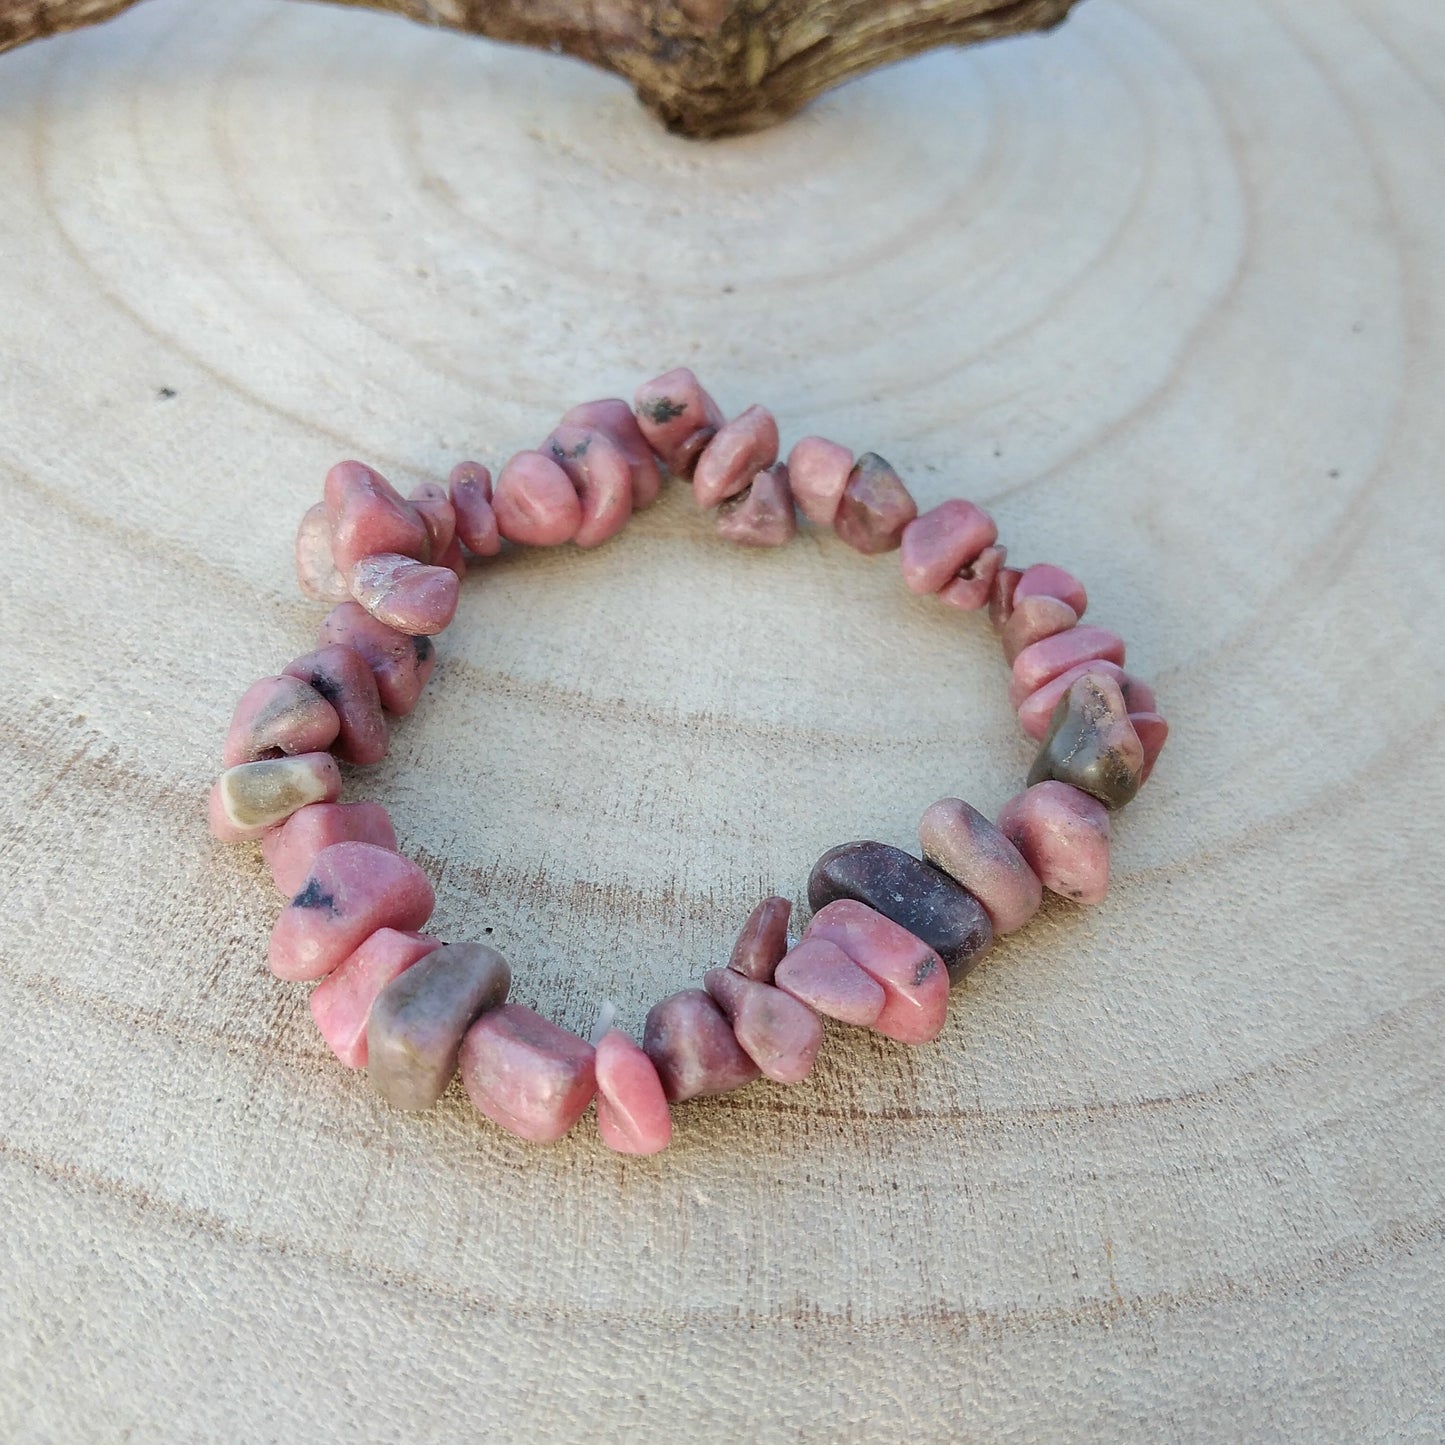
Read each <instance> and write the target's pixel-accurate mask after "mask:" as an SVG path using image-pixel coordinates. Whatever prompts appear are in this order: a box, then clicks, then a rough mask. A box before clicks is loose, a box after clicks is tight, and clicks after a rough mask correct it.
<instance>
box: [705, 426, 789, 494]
mask: <svg viewBox="0 0 1445 1445" xmlns="http://www.w3.org/2000/svg"><path fill="white" fill-rule="evenodd" d="M777 459H778V424H777V422H776V421H775V420H774V419H773V414H772V412H770V411H769V410H768V409H767V407H765V406H750V407H749V408H748V409H747V410H746V411H745V412H743V413H742V414H741V415H740V416H735V417H734V418H733V419H732V420H731V421H730V422H728V423H727V425H726V426H723V427H720V428H719V429H718V433H717V435H716V436H715V437H713V439H712V440H711V441H710V442H709V443H708V444H707V446H706V447H705V448H704V449H703V453H702V455H701V456H700V457H699V458H698V459H697V466H696V468H695V469H694V471H693V474H692V495H693V499H694V500H695V501H696V502H697V504H698V506H699V507H715V506H717V505H718V503H719V502H725V501H727V499H728V498H729V497H735V496H737V494H738V493H739V492H740V491H742V490H743V488H744V487H746V486H747V485H748V484H749V483H750V482H751V481H752V479H753V478H754V477H755V476H757V474H758V473H759V472H760V471H762V470H763V469H764V468H765V467H770V466H772V464H773V463H774V462H775V461H777Z"/></svg>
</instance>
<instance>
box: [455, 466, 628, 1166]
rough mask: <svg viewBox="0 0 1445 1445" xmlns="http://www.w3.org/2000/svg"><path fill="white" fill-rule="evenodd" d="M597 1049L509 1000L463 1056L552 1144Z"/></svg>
mask: <svg viewBox="0 0 1445 1445" xmlns="http://www.w3.org/2000/svg"><path fill="white" fill-rule="evenodd" d="M629 486H630V483H629ZM596 1057H597V1056H596V1051H595V1050H594V1049H593V1047H592V1045H591V1044H589V1043H587V1042H586V1041H585V1040H583V1039H579V1038H578V1037H577V1035H576V1034H570V1033H568V1032H567V1030H566V1029H564V1028H559V1027H558V1026H557V1025H556V1024H554V1023H553V1022H552V1021H551V1020H550V1019H544V1018H543V1017H542V1015H541V1014H539V1013H534V1012H533V1011H532V1010H531V1009H529V1008H526V1007H524V1006H523V1005H522V1004H516V1003H504V1004H502V1005H501V1007H500V1008H494V1009H491V1010H489V1011H488V1012H487V1013H484V1014H483V1015H482V1016H481V1018H479V1019H478V1020H477V1021H476V1023H474V1024H473V1025H472V1026H471V1028H469V1029H468V1030H467V1034H466V1037H465V1038H464V1039H463V1040H462V1048H461V1055H460V1058H459V1060H458V1064H459V1067H460V1069H461V1075H462V1083H463V1084H465V1085H466V1090H467V1094H468V1096H469V1097H470V1099H471V1101H472V1103H473V1104H475V1105H476V1107H477V1110H478V1111H479V1112H480V1113H482V1114H484V1115H486V1117H487V1118H488V1119H490V1120H491V1121H492V1123H494V1124H500V1125H501V1126H502V1128H504V1129H506V1130H509V1131H510V1132H511V1133H513V1134H515V1135H516V1136H517V1137H518V1138H519V1139H527V1140H529V1141H530V1142H531V1143H533V1144H551V1143H553V1142H555V1141H556V1140H558V1139H560V1138H561V1137H562V1136H563V1135H564V1134H565V1133H566V1132H567V1131H568V1130H569V1129H570V1128H571V1127H572V1126H573V1125H574V1124H575V1123H576V1122H577V1121H578V1120H579V1119H580V1118H581V1117H582V1115H583V1114H584V1113H585V1112H586V1109H587V1106H588V1104H590V1103H591V1102H592V1099H593V1096H594V1095H595V1094H596V1093H597V1072H596Z"/></svg>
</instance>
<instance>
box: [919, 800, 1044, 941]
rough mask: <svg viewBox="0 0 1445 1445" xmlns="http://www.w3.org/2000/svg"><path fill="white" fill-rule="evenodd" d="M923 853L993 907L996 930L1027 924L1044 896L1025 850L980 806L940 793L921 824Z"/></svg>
mask: <svg viewBox="0 0 1445 1445" xmlns="http://www.w3.org/2000/svg"><path fill="white" fill-rule="evenodd" d="M918 839H919V842H920V843H922V845H923V857H924V859H925V861H926V862H929V863H931V864H932V865H933V866H934V867H935V868H938V869H940V870H941V871H942V872H944V873H947V874H948V876H949V877H950V878H952V879H953V880H954V881H955V882H957V883H961V884H962V885H963V886H964V887H965V888H967V889H968V891H969V892H970V893H972V894H973V896H974V897H975V898H977V899H978V901H979V902H980V903H982V904H983V906H984V908H985V909H986V910H987V912H988V917H989V922H990V923H992V924H993V931H994V932H995V933H1012V932H1013V931H1014V930H1015V929H1017V928H1022V927H1023V926H1024V924H1026V923H1027V922H1028V921H1029V919H1031V918H1032V917H1033V916H1034V914H1035V913H1037V912H1038V911H1039V904H1040V903H1041V902H1042V901H1043V896H1044V893H1043V885H1042V884H1041V883H1040V882H1039V877H1038V874H1037V873H1035V872H1034V870H1033V869H1032V868H1030V867H1029V865H1028V864H1027V863H1026V862H1025V861H1024V858H1023V855H1022V854H1021V853H1020V852H1019V850H1018V849H1017V848H1015V847H1014V845H1013V844H1012V843H1010V842H1009V840H1008V839H1007V838H1005V837H1004V835H1003V834H1002V833H1001V832H1000V831H999V830H998V829H997V828H995V827H994V825H993V824H992V823H990V822H989V820H988V819H987V818H985V817H984V815H983V814H982V813H980V812H979V811H978V809H977V808H973V807H970V806H969V805H968V804H967V803H965V802H964V801H963V800H962V799H961V798H941V799H939V801H938V802H936V803H935V804H933V806H932V807H931V808H929V809H928V811H927V812H926V813H924V815H923V817H922V819H921V820H920V822H919V824H918Z"/></svg>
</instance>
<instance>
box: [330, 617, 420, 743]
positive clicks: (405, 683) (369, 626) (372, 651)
mask: <svg viewBox="0 0 1445 1445" xmlns="http://www.w3.org/2000/svg"><path fill="white" fill-rule="evenodd" d="M316 639H317V642H318V644H319V645H320V646H321V647H322V648H328V647H332V646H341V647H348V648H350V649H351V650H352V651H353V652H356V653H358V654H359V655H360V656H361V657H362V659H363V660H364V661H365V663H366V665H367V667H368V668H370V669H371V676H372V680H373V682H374V683H375V685H376V691H377V696H378V697H379V698H380V699H381V705H382V707H384V708H385V709H386V710H387V712H389V713H392V714H393V715H394V716H396V717H405V716H406V715H407V714H408V713H409V712H411V711H412V710H413V709H414V708H415V707H416V705H417V700H418V699H419V698H420V697H421V691H422V689H423V688H424V687H425V686H426V685H427V683H428V682H429V681H430V680H431V675H432V673H433V672H435V671H436V665H437V652H436V644H435V643H434V642H433V641H432V640H431V638H430V637H425V636H421V635H413V634H411V633H408V632H399V631H398V630H397V629H396V628H395V627H388V626H387V625H386V623H384V622H378V621H377V619H376V618H375V617H373V616H372V615H371V614H370V613H369V612H368V611H367V610H366V609H365V608H364V607H361V606H359V605H358V604H357V603H355V602H343V603H342V604H341V606H340V607H334V608H332V610H331V611H330V613H328V614H327V617H326V620H325V621H324V622H323V623H322V624H321V627H320V630H319V631H318V632H317V634H316Z"/></svg>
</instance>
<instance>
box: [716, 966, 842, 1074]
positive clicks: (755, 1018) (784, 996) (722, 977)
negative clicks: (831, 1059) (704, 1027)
mask: <svg viewBox="0 0 1445 1445" xmlns="http://www.w3.org/2000/svg"><path fill="white" fill-rule="evenodd" d="M702 982H703V987H704V988H706V989H707V991H708V993H710V994H711V995H712V999H713V1002H714V1003H716V1004H717V1006H718V1007H719V1008H720V1009H722V1011H723V1013H725V1014H726V1015H727V1017H728V1022H729V1023H731V1024H732V1026H733V1035H734V1037H736V1039H737V1041H738V1042H739V1043H740V1044H741V1045H742V1046H743V1050H744V1052H745V1053H746V1054H747V1056H748V1057H749V1058H750V1059H751V1060H752V1061H753V1062H754V1063H755V1064H756V1065H757V1066H758V1068H760V1069H761V1070H762V1071H763V1077H764V1078H767V1079H771V1080H772V1081H773V1082H774V1083H776V1084H796V1083H798V1082H799V1081H800V1080H802V1079H806V1078H807V1077H808V1074H809V1073H810V1072H811V1071H812V1068H813V1062H814V1060H815V1059H817V1057H818V1050H819V1049H820V1048H822V1046H823V1025H822V1024H821V1023H820V1022H819V1021H818V1016H817V1014H815V1013H814V1012H813V1010H812V1009H810V1008H809V1007H808V1006H807V1005H806V1004H805V1003H801V1002H800V1001H799V1000H798V999H797V998H795V997H794V996H793V995H792V994H790V993H786V992H784V991H783V990H782V989H780V988H774V987H773V986H772V985H771V984H767V983H758V982H756V981H754V980H753V979H750V978H744V977H743V976H742V974H740V973H734V972H733V971H732V969H730V968H714V969H710V970H709V971H708V972H707V973H706V974H705V975H704V977H703V981H702Z"/></svg>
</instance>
